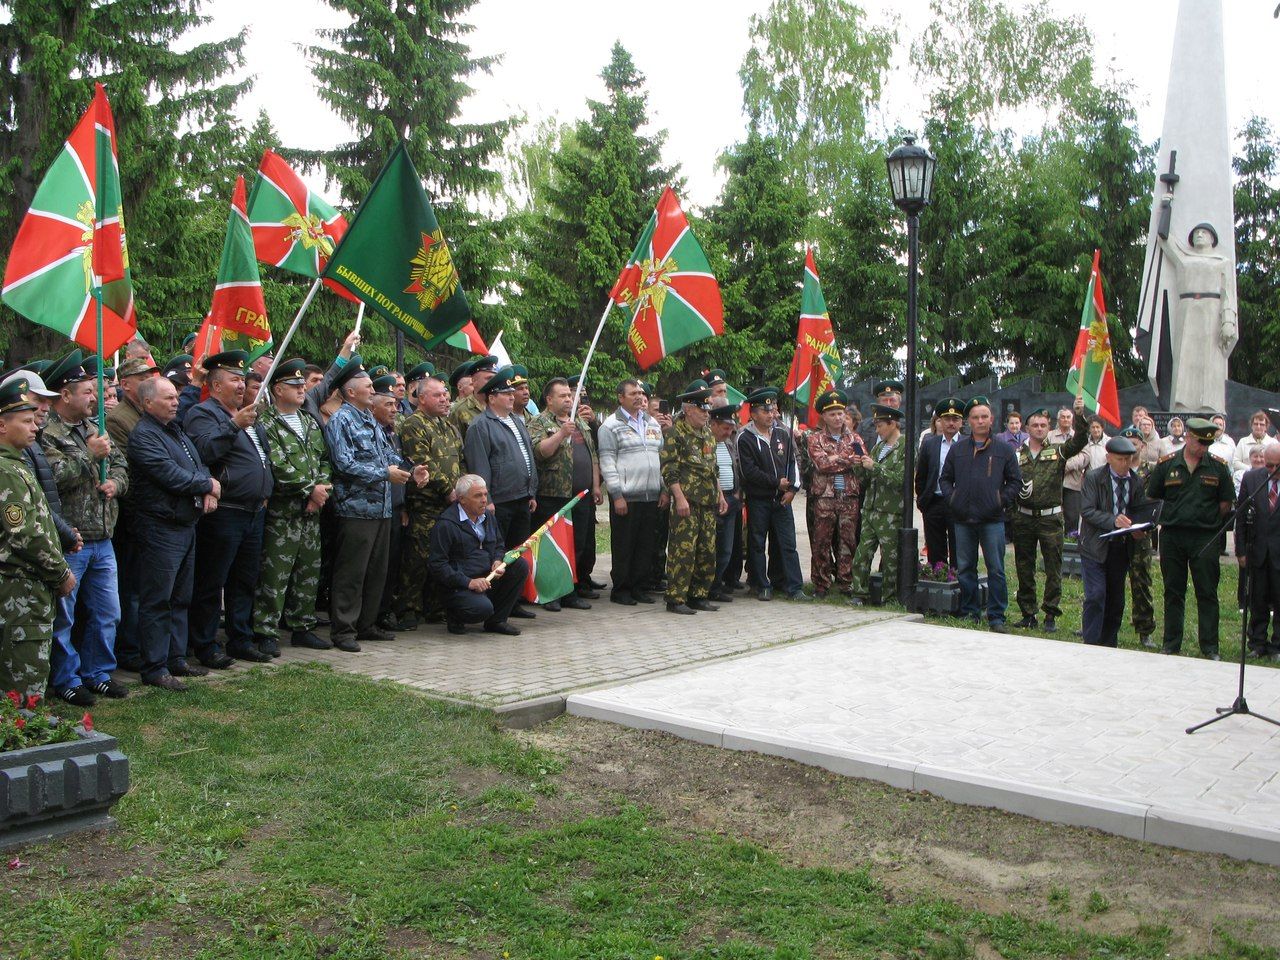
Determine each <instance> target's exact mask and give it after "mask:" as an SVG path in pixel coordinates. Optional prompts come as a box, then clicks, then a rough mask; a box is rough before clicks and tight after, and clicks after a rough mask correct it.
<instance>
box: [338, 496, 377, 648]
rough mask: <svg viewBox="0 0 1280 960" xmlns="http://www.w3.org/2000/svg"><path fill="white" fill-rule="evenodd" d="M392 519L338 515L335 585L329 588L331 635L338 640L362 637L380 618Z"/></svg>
mask: <svg viewBox="0 0 1280 960" xmlns="http://www.w3.org/2000/svg"><path fill="white" fill-rule="evenodd" d="M392 522H393V521H392V519H391V518H390V517H388V518H387V519H385V520H365V519H360V518H355V517H338V533H337V536H336V537H335V538H334V543H333V587H332V589H331V590H330V595H329V596H330V601H329V604H330V608H329V619H330V620H331V621H332V623H331V625H330V627H329V636H330V637H332V638H333V639H334V640H335V641H336V640H342V639H344V638H347V637H355V638H356V639H359V638H360V637H362V636H364V635H365V634H367V633H368V632H369V629H370V628H371V627H372V626H373V625H374V623H375V622H376V621H377V619H378V609H379V607H380V606H381V604H382V591H383V590H384V589H385V588H386V585H387V563H388V560H389V558H390V552H391V524H392Z"/></svg>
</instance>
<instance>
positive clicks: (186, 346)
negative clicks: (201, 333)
mask: <svg viewBox="0 0 1280 960" xmlns="http://www.w3.org/2000/svg"><path fill="white" fill-rule="evenodd" d="M196 336H197V334H195V333H188V334H187V335H186V336H185V337H183V338H182V349H183V350H190V349H191V348H192V347H194V346H195V344H196Z"/></svg>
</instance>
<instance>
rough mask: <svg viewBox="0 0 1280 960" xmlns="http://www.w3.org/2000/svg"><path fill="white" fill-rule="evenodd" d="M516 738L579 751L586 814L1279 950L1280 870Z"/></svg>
mask: <svg viewBox="0 0 1280 960" xmlns="http://www.w3.org/2000/svg"><path fill="white" fill-rule="evenodd" d="M512 735H513V736H517V737H520V738H521V739H522V740H524V741H526V742H529V743H532V744H535V745H537V746H538V747H541V748H544V749H548V750H553V751H555V752H556V753H558V754H559V755H560V756H562V757H564V758H565V760H566V765H565V769H564V772H563V773H562V774H560V775H559V776H557V777H556V778H554V782H555V783H556V784H557V786H558V787H559V789H560V799H561V800H562V802H565V803H566V804H567V805H568V806H570V807H571V808H572V809H573V810H574V812H575V814H576V815H577V816H585V815H590V814H592V813H607V812H609V811H611V810H613V809H616V808H617V807H618V806H619V805H620V804H622V803H634V804H638V805H640V806H643V807H648V808H650V809H652V810H653V811H654V812H655V814H656V815H657V816H658V817H659V818H660V819H661V820H662V821H663V822H664V823H665V825H666V826H667V827H668V829H671V830H673V831H675V832H677V833H681V834H693V833H695V832H700V831H711V832H714V833H720V834H727V835H733V836H738V837H742V838H743V839H745V840H748V841H751V842H754V843H757V844H759V845H760V846H762V847H764V848H766V849H768V850H769V851H771V852H772V853H774V854H776V855H777V856H779V857H781V858H783V859H784V860H786V861H787V862H789V863H793V864H795V865H797V866H806V867H810V866H812V867H818V866H821V867H832V868H836V869H856V868H861V867H864V866H870V868H871V870H872V873H873V875H874V876H875V877H876V879H877V880H878V881H879V882H880V883H881V884H882V885H883V886H884V887H885V889H886V891H887V892H888V893H889V895H891V896H898V895H902V896H917V895H928V896H940V897H945V898H946V899H949V900H952V901H955V902H957V903H960V904H962V905H964V906H966V907H969V908H972V909H976V910H982V911H985V912H988V913H1002V912H1006V911H1016V912H1018V913H1021V914H1024V915H1030V916H1034V917H1037V918H1043V919H1047V920H1058V921H1064V922H1065V921H1069V922H1070V923H1072V924H1073V925H1079V926H1081V927H1083V928H1085V929H1088V930H1090V931H1093V932H1096V933H1099V934H1125V933H1132V932H1135V931H1136V930H1137V928H1138V927H1139V926H1148V927H1150V926H1153V925H1160V924H1167V925H1168V926H1169V927H1170V928H1171V929H1173V930H1174V931H1175V937H1176V939H1175V941H1174V943H1173V955H1175V956H1181V955H1186V954H1190V953H1199V952H1205V951H1209V950H1212V949H1215V948H1217V947H1221V946H1222V941H1221V939H1220V938H1219V936H1218V932H1219V931H1225V932H1227V933H1229V934H1231V935H1232V936H1233V937H1236V938H1239V939H1242V940H1244V941H1246V942H1250V943H1254V944H1257V945H1259V946H1265V947H1270V948H1273V949H1274V948H1278V947H1280V912H1278V911H1276V909H1275V891H1276V890H1277V889H1280V869H1277V868H1274V867H1268V866H1264V865H1261V864H1254V863H1242V862H1240V861H1236V860H1230V859H1228V858H1226V857H1219V856H1214V855H1211V854H1199V853H1191V852H1188V851H1184V850H1175V849H1172V848H1168V847H1159V846H1155V845H1153V844H1144V843H1138V842H1135V841H1132V840H1126V839H1124V838H1123V837H1115V836H1111V835H1109V834H1104V833H1101V832H1099V831H1096V830H1089V829H1082V828H1078V827H1066V826H1061V825H1058V824H1049V823H1043V822H1041V821H1038V820H1032V819H1029V818H1026V817H1021V816H1018V815H1015V814H1010V813H1005V812H1003V811H999V810H991V809H986V808H981V807H966V806H961V805H959V804H954V803H949V802H947V801H945V800H941V799H939V798H937V797H933V796H930V795H928V794H921V793H911V792H909V791H903V790H895V789H893V788H891V787H887V786H884V785H883V784H878V783H874V782H871V781H866V780H855V779H852V778H848V777H840V776H837V775H835V774H832V773H829V772H827V771H825V770H820V769H817V768H814V767H806V766H803V765H801V764H798V763H793V762H791V761H788V760H782V759H779V758H776V757H768V756H763V755H760V754H752V753H735V752H731V751H725V750H718V749H715V748H713V747H706V746H703V745H701V744H696V743H691V742H689V741H686V740H680V739H678V738H676V737H673V736H669V735H667V734H662V733H655V732H649V731H639V730H631V729H627V728H625V727H618V726H613V725H611V724H607V723H597V722H594V721H590V720H582V719H578V718H575V717H563V718H561V719H559V720H557V721H555V722H553V723H549V724H545V725H543V726H540V727H536V728H534V729H533V730H527V731H518V732H513V734H512ZM620 758H625V759H620ZM539 806H540V807H541V806H542V803H541V802H540V804H539ZM980 946H981V945H979V947H980ZM979 947H975V949H977V950H978V956H983V955H984V954H983V951H982V950H981V949H979ZM987 955H989V954H987Z"/></svg>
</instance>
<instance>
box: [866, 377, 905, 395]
mask: <svg viewBox="0 0 1280 960" xmlns="http://www.w3.org/2000/svg"><path fill="white" fill-rule="evenodd" d="M905 389H906V388H905V387H904V386H903V385H902V381H901V380H879V381H877V382H876V385H875V387H874V388H872V391H871V392H872V393H873V394H875V395H876V396H877V397H883V396H885V395H886V394H890V393H902V391H903V390H905Z"/></svg>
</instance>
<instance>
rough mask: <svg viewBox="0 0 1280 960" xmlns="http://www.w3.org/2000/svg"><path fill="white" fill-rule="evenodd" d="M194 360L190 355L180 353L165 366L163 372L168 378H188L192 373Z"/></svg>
mask: <svg viewBox="0 0 1280 960" xmlns="http://www.w3.org/2000/svg"><path fill="white" fill-rule="evenodd" d="M193 362H194V358H193V357H192V356H191V354H189V353H180V354H178V355H177V356H176V357H171V358H170V360H169V362H168V363H166V364H165V365H164V370H163V371H162V372H163V373H164V375H165V376H166V377H172V376H174V375H177V374H180V375H182V376H186V375H187V374H189V373H190V372H191V364H192V363H193Z"/></svg>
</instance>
